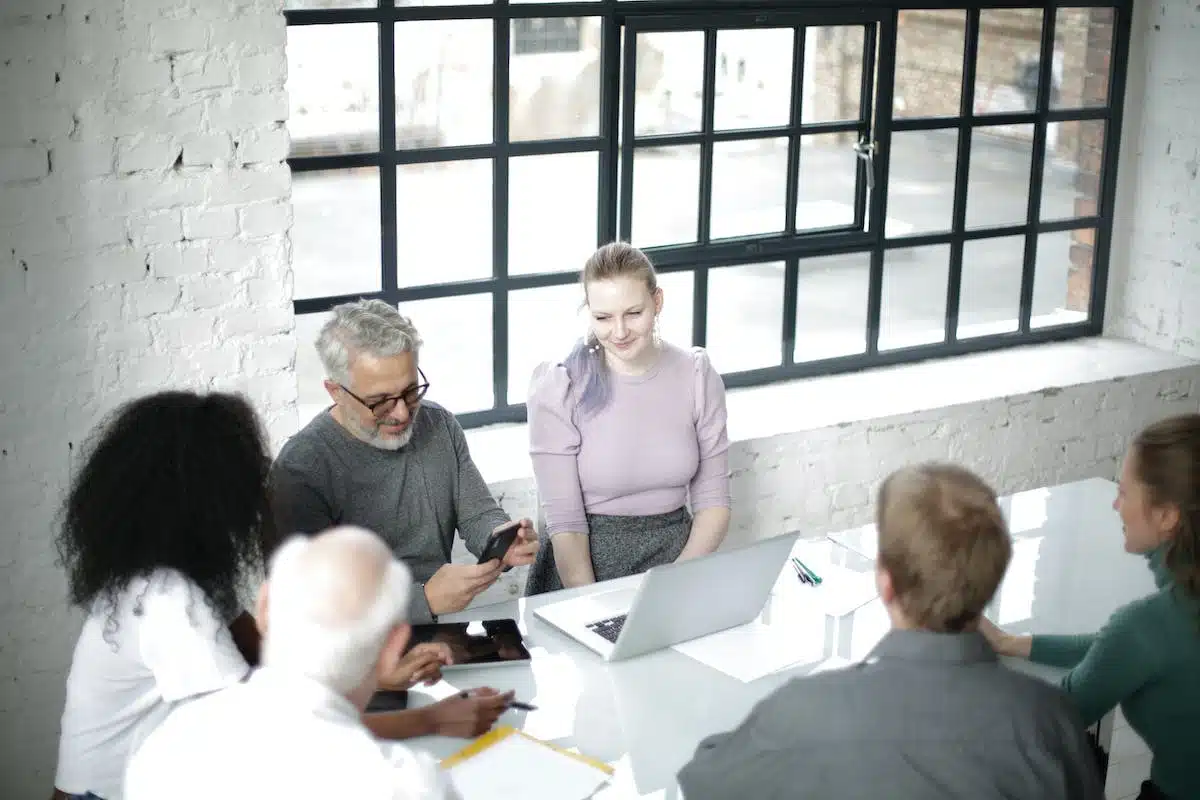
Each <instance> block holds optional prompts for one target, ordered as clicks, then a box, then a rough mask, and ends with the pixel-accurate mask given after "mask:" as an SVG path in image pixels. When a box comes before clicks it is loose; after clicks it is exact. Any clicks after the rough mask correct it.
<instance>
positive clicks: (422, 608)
mask: <svg viewBox="0 0 1200 800" xmlns="http://www.w3.org/2000/svg"><path fill="white" fill-rule="evenodd" d="M408 621H409V622H411V623H412V624H413V625H425V624H428V623H430V622H436V620H435V619H434V616H433V611H431V610H430V609H429V598H427V597H426V596H425V584H424V583H417V582H415V581H414V582H413V585H412V589H410V590H409V593H408Z"/></svg>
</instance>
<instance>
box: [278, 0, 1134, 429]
mask: <svg viewBox="0 0 1200 800" xmlns="http://www.w3.org/2000/svg"><path fill="white" fill-rule="evenodd" d="M1060 8H1080V9H1085V8H1092V9H1094V8H1111V9H1112V10H1113V19H1112V40H1111V50H1110V57H1109V62H1110V68H1109V76H1108V86H1107V103H1106V105H1104V106H1103V107H1097V108H1067V109H1059V108H1053V107H1051V102H1050V100H1051V97H1050V93H1051V90H1052V80H1051V76H1052V55H1053V52H1054V43H1055V22H1056V17H1057V11H1058V10H1059V9H1060ZM941 9H955V10H964V11H965V12H966V31H965V38H964V48H963V71H962V91H961V97H960V100H961V107H960V109H959V113H958V114H957V115H955V116H949V117H916V118H913V117H902V118H899V119H893V118H892V103H893V96H892V95H893V87H894V80H895V68H896V64H895V60H896V44H897V23H898V19H899V15H900V13H901V12H902V11H909V10H912V11H921V10H941ZM987 9H1040V10H1042V12H1043V21H1042V28H1041V37H1042V38H1041V50H1040V53H1041V58H1040V60H1039V65H1038V66H1039V80H1038V91H1037V104H1036V107H1035V108H1034V109H1033V110H1031V111H1025V112H1019V113H1002V114H995V113H988V114H980V115H976V114H975V113H974V111H973V95H974V90H975V64H976V56H977V51H978V45H979V30H980V15H981V12H982V11H984V10H987ZM284 13H285V17H286V20H287V24H288V25H289V26H293V25H328V24H339V23H374V24H376V25H377V26H378V43H379V123H380V126H379V148H378V149H377V150H376V151H371V152H350V153H344V154H339V155H320V156H303V157H290V158H289V159H288V163H289V165H290V167H291V168H292V170H293V171H295V172H307V171H328V170H338V169H350V168H357V167H373V168H376V169H378V172H379V179H380V180H379V183H380V193H381V197H380V200H381V234H382V235H381V242H380V247H381V256H382V258H381V269H382V276H381V283H380V286H381V288H380V290H379V291H375V292H364V293H355V294H347V295H337V296H324V297H312V298H303V299H297V300H295V301H294V309H295V312H296V314H297V315H301V314H313V313H320V312H324V311H327V310H329V309H330V308H332V307H333V306H334V305H337V304H338V303H342V302H346V301H350V300H356V299H359V298H378V299H382V300H384V301H386V302H389V303H392V304H398V305H403V304H404V303H406V302H412V301H417V300H426V299H434V298H445V297H455V296H463V295H470V294H491V296H492V353H493V360H492V361H493V363H492V369H493V375H492V391H493V406H492V408H490V409H486V410H482V411H472V412H467V413H459V414H458V415H457V416H458V418H459V420H460V422H461V424H462V425H463V426H464V427H466V428H471V427H476V426H480V425H486V424H493V423H499V422H523V421H525V419H526V410H525V406H524V404H523V403H515V404H510V403H508V402H507V398H508V390H509V386H508V366H509V352H508V345H509V342H508V339H509V336H508V327H509V313H508V302H507V298H508V294H509V293H510V292H513V291H519V290H522V289H533V288H541V287H548V286H559V285H564V284H571V283H574V282H575V281H576V280H577V274H576V273H574V272H568V273H549V274H529V275H509V274H508V213H509V209H508V195H509V192H508V171H509V158H510V157H513V156H522V155H548V154H556V153H579V152H597V153H598V154H599V158H598V161H599V175H598V206H597V208H598V212H599V213H598V219H597V244H601V243H603V242H607V241H612V240H613V239H616V238H618V236H619V235H624V236H627V235H628V233H629V231H630V214H631V213H632V211H631V208H630V203H629V200H630V198H631V192H632V188H631V187H632V183H631V182H630V179H629V175H630V171H629V169H628V166H629V163H631V162H626V163H625V164H623V165H622V170H621V173H619V171H618V164H619V162H621V161H622V160H623V159H631V158H632V151H633V147H634V140H633V139H631V138H630V136H629V134H630V133H632V131H633V119H632V118H633V115H632V113H628V114H625V115H624V116H625V119H624V120H622V118H621V117H622V113H621V105H622V103H623V102H624V103H625V104H626V106H627V107H629V103H630V101H631V99H632V96H633V91H632V86H633V84H632V82H631V81H630V80H628V75H629V73H628V70H629V67H630V65H632V64H633V63H634V56H633V50H634V48H633V47H626V48H625V49H624V52H622V33H623V31H625V32H628V31H637V30H660V29H672V28H674V29H688V30H694V29H697V28H701V29H705V30H706V31H707V30H709V29H711V30H713V31H715V30H717V29H722V28H729V27H739V28H744V27H756V26H757V27H780V26H784V27H792V26H795V25H808V26H819V25H822V24H838V25H844V24H847V20H848V19H851V20H852V19H854V18H855V15H856V14H858V15H859V16H861V18H862V20H863V21H864V22H863V24H867V25H877V27H875V28H871V29H870V30H874V31H877V35H872V36H868V38H867V40H866V44H867V46H868V47H869V48H870V50H871V51H872V52H871V56H872V57H873V58H874V59H875V61H876V63H875V70H874V81H875V86H874V87H873V88H874V89H875V91H874V92H872V94H871V97H868V96H867V91H866V90H865V88H864V92H863V101H864V103H866V102H874V104H875V111H876V114H875V117H874V119H873V120H872V121H871V123H872V127H871V139H872V141H874V142H875V143H876V145H877V147H878V155H877V157H876V158H875V160H874V162H873V167H874V170H875V190H874V191H873V192H872V193H871V194H870V196H869V213H868V214H867V216H868V217H869V219H870V220H871V221H872V222H871V226H870V228H871V229H870V230H867V229H866V227H865V226H864V225H863V219H862V217H863V214H861V213H856V217H857V218H858V219H856V225H855V226H850V227H847V228H845V229H834V230H828V231H822V232H807V231H806V232H804V233H803V235H798V234H796V232H795V230H794V213H793V212H794V208H795V204H796V191H795V181H796V177H795V176H796V173H797V169H796V159H797V158H798V147H797V146H790V147H789V154H788V166H789V175H788V178H787V181H788V196H787V221H786V228H787V229H786V230H785V231H784V232H783V233H782V234H779V235H772V236H754V237H745V238H742V239H730V240H717V241H715V242H704V241H703V231H704V228H705V227H706V225H707V222H708V214H707V213H706V210H707V209H706V194H705V191H708V192H709V193H711V180H712V175H711V171H712V170H711V159H710V160H709V161H708V162H707V164H708V167H707V168H705V167H704V166H703V165H704V164H705V163H706V162H705V160H704V159H702V160H701V164H702V167H701V170H702V174H701V187H702V190H701V196H700V200H699V202H700V209H699V210H700V215H699V216H700V220H701V222H700V226H701V229H702V237H701V238H700V239H699V240H698V242H697V243H694V244H689V245H685V246H668V247H655V248H647V253H648V254H649V255H650V256H651V258H652V259H653V260H654V262H655V265H656V266H657V268H658V269H659V270H660V272H664V273H669V272H676V271H686V272H692V273H693V274H694V276H695V277H694V283H693V286H694V297H693V342H692V343H693V344H697V345H704V344H705V343H706V333H707V302H708V293H707V276H708V273H709V271H710V270H712V269H719V268H723V267H731V266H737V265H741V264H752V263H757V262H765V261H782V262H783V263H784V265H785V271H784V302H783V320H782V330H781V336H780V356H781V357H780V361H779V364H778V365H777V366H772V367H767V368H763V369H754V370H748V371H744V372H734V373H726V374H725V376H724V379H725V385H726V386H727V387H728V388H737V387H746V386H755V385H762V384H767V383H773V382H777V381H785V380H793V379H797V378H806V377H815V376H820V375H831V374H838V373H844V372H852V371H857V370H861V369H866V368H872V367H880V366H889V365H894V364H900V363H907V362H915V361H920V360H924V359H927V358H936V357H946V356H955V355H964V354H968V353H976V352H983V351H988V350H997V349H1003V348H1009V347H1015V346H1021V345H1027V344H1036V343H1041V342H1050V341H1061V340H1067V339H1074V338H1080V337H1086V336H1095V335H1099V334H1100V333H1101V332H1102V329H1103V320H1104V310H1105V301H1106V288H1107V279H1108V270H1109V259H1110V252H1111V240H1112V232H1113V222H1114V215H1113V207H1114V202H1115V197H1116V184H1117V163H1118V157H1119V150H1120V148H1119V143H1120V141H1121V127H1122V117H1123V110H1124V99H1125V83H1126V78H1127V61H1128V53H1129V43H1130V30H1131V18H1132V0H1108V2H1104V1H1103V0H1094V1H1093V2H1068V3H1064V2H1045V3H1030V2H1006V1H1005V0H993V2H988V3H962V2H960V3H953V2H944V1H943V0H931V2H924V3H922V2H908V0H858V2H856V3H854V4H853V5H838V6H831V5H830V4H829V0H825V3H824V4H822V3H821V2H809V1H806V0H776V1H775V2H769V1H762V0H760V2H757V3H745V2H738V0H696V1H694V2H693V1H692V0H599V2H566V3H510V2H508V1H507V0H499V1H498V2H496V3H494V4H489V5H464V6H453V5H445V6H400V5H396V4H395V0H380V3H379V5H378V6H376V7H371V8H346V9H338V8H333V9H310V10H286V11H285V12H284ZM529 17H537V18H551V19H553V18H564V17H576V18H584V17H598V18H599V19H600V21H601V63H600V73H601V81H600V108H599V114H600V117H599V130H598V135H597V136H589V137H579V138H570V139H554V140H537V141H516V142H512V141H509V139H508V125H509V100H508V92H507V91H502V90H500V89H501V87H507V86H508V85H509V72H510V52H511V40H512V30H513V26H512V20H514V19H519V18H529ZM462 19H488V20H495V21H496V24H494V26H493V33H494V40H493V52H494V58H493V75H492V78H493V85H494V86H495V87H496V89H497V91H495V92H494V101H493V102H494V109H493V141H492V143H490V144H485V145H471V146H458V147H437V146H430V147H421V148H407V147H406V148H402V149H400V148H397V146H396V126H395V104H396V99H395V98H396V85H395V69H394V62H395V26H396V24H397V23H402V22H405V21H415V20H462ZM580 27H582V26H580ZM798 31H799V29H797V35H796V45H797V46H796V47H794V51H795V52H794V58H795V61H796V63H797V64H799V63H801V60H802V58H803V54H802V47H803V37H802V36H800V35H799V32H798ZM714 43H715V34H714V35H709V34H707V33H706V40H705V73H706V74H705V87H704V113H705V116H706V119H707V122H708V123H709V124H708V125H707V126H706V128H707V130H708V131H709V132H708V133H705V134H701V135H699V137H691V138H695V139H696V141H697V142H698V143H700V144H701V146H702V148H703V147H708V148H710V149H711V147H712V142H713V141H714V138H721V137H722V136H723V135H725V134H717V135H716V137H714V135H713V133H712V132H711V128H712V126H711V121H712V109H713V97H712V95H713V83H714V77H713V76H714V74H715V71H716V63H715V60H716V57H715V52H716V50H715V44H714ZM797 69H798V67H797V66H794V67H793V83H795V81H796V80H797V75H798V72H797ZM864 72H867V71H866V70H864ZM863 83H864V85H865V84H866V83H867V80H864V81H863ZM626 88H628V89H629V91H625V90H626ZM623 92H624V94H625V97H623V96H622V93H623ZM798 94H799V93H798V92H796V91H793V98H794V99H793V105H794V107H793V109H792V115H793V116H792V120H791V124H790V125H789V126H788V128H787V129H786V131H784V132H783V135H787V136H789V137H791V139H792V140H793V141H795V140H798V137H800V136H801V135H803V134H804V133H814V132H821V129H822V128H826V127H827V128H829V130H830V132H833V131H840V130H843V129H847V124H845V123H834V124H833V125H832V126H830V125H829V124H825V125H821V124H816V125H801V124H800V116H799V98H798V97H796V95H798ZM864 108H865V106H864ZM1086 120H1103V121H1104V149H1103V154H1102V163H1101V166H1100V176H1099V192H1098V213H1097V214H1096V215H1094V216H1090V217H1074V218H1071V219H1066V220H1050V221H1046V220H1042V219H1041V214H1040V204H1041V198H1042V184H1043V167H1044V163H1045V155H1046V139H1047V126H1048V125H1049V124H1051V123H1055V122H1073V121H1086ZM1018 124H1033V126H1034V137H1033V142H1032V163H1031V173H1030V183H1029V196H1028V209H1027V216H1026V220H1025V222H1024V223H1022V224H1018V225H1009V226H1004V227H991V228H982V229H976V228H967V227H966V224H965V215H966V209H965V207H966V197H967V181H968V177H969V168H970V158H969V155H970V147H971V136H972V132H973V131H974V129H976V128H979V127H987V126H993V125H1018ZM622 125H623V126H624V130H621V129H620V128H621V126H622ZM955 128H956V129H957V131H958V158H957V163H956V173H955V185H954V202H953V216H952V224H951V228H950V230H949V231H947V232H942V233H932V234H916V235H907V236H899V237H893V238H887V237H886V235H885V232H884V225H883V224H882V220H885V219H886V214H887V203H888V177H889V159H890V149H891V148H890V143H891V136H892V134H893V133H898V132H907V131H929V130H937V129H955ZM732 137H733V138H736V137H737V134H736V133H735V134H733V135H732ZM683 138H688V137H683ZM744 138H750V137H748V136H747V137H744ZM676 139H678V140H680V141H682V139H680V137H677V136H676V137H673V136H669V135H668V136H666V137H664V141H665V140H672V141H673V140H676ZM689 140H690V139H689ZM469 158H488V159H493V164H494V171H493V211H492V213H493V220H494V222H493V232H492V237H493V240H492V244H493V274H492V277H490V278H486V279H478V280H470V281H463V282H456V283H445V284H428V285H420V286H406V287H400V286H398V274H397V250H398V243H397V229H396V208H397V199H396V181H397V178H396V168H397V167H399V166H400V165H404V164H416V163H429V162H436V161H450V160H462V159H469ZM864 169H865V167H864V166H863V165H862V164H860V170H859V171H860V184H861V183H862V180H861V179H862V178H863V176H864V172H863V170H864ZM622 173H623V174H622ZM705 173H707V175H706V174H705ZM706 187H707V188H706ZM708 197H710V194H709V196H708ZM622 201H624V202H622ZM1085 229H1090V230H1094V235H1095V239H1094V243H1093V253H1092V269H1091V285H1090V294H1089V298H1088V302H1089V307H1088V316H1087V319H1086V321H1084V322H1079V323H1071V324H1066V325H1059V326H1055V327H1047V328H1032V327H1031V309H1032V304H1033V286H1034V271H1035V267H1036V249H1037V242H1038V238H1039V236H1040V235H1042V234H1046V233H1055V232H1066V231H1072V230H1085ZM1002 236H1023V237H1024V238H1025V250H1024V262H1023V265H1022V275H1021V292H1020V305H1019V321H1018V329H1017V330H1016V331H1014V332H1011V333H998V334H989V335H984V336H977V337H972V338H965V339H961V338H958V336H957V323H958V316H959V299H960V298H959V294H960V288H961V280H962V256H963V247H964V245H965V243H966V242H968V241H972V240H977V239H984V238H993V237H1002ZM924 245H949V247H950V264H949V277H948V281H947V299H946V311H945V337H944V339H943V341H941V342H938V343H935V344H928V345H920V346H913V347H905V348H900V349H889V350H880V348H879V335H880V320H881V311H882V309H881V304H882V289H883V274H884V258H885V254H886V252H887V251H889V250H893V249H897V248H911V247H917V246H924ZM856 252H857V253H868V252H869V253H870V279H869V285H868V299H867V331H866V335H867V342H866V348H865V350H864V352H862V353H859V354H856V355H851V356H844V357H837V358H829V359H824V360H818V361H802V362H796V361H795V360H794V357H793V356H794V344H795V341H794V340H795V330H796V306H797V302H796V291H797V285H798V275H799V265H800V262H801V261H802V260H803V259H804V258H806V257H814V256H823V255H838V254H845V253H856ZM681 344H683V343H681ZM452 410H453V409H452Z"/></svg>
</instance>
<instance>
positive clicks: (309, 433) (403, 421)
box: [271, 300, 538, 623]
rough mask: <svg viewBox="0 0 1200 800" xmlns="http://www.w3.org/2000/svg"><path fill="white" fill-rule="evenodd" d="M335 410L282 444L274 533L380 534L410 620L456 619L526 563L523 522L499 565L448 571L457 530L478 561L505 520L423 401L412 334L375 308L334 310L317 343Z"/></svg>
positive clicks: (530, 542)
mask: <svg viewBox="0 0 1200 800" xmlns="http://www.w3.org/2000/svg"><path fill="white" fill-rule="evenodd" d="M316 348H317V354H318V355H319V356H320V358H321V363H322V365H323V366H324V368H325V374H326V379H325V390H326V391H327V392H328V393H329V396H330V398H331V399H332V400H333V405H332V406H331V407H330V408H328V409H326V410H325V411H323V412H322V413H320V414H318V415H317V416H316V417H315V418H314V419H313V420H312V421H311V422H310V423H309V424H308V425H306V426H305V427H304V428H303V429H302V430H300V431H299V432H298V433H297V434H296V435H295V436H293V437H292V438H291V439H290V440H288V442H287V444H286V445H284V447H283V449H282V450H281V451H280V453H279V456H278V458H277V459H276V460H275V464H274V465H273V467H272V469H271V494H272V506H273V513H274V516H275V523H276V529H277V530H278V531H279V532H280V533H281V534H284V535H286V534H290V533H309V534H312V533H316V532H318V531H321V530H325V529H326V528H329V527H331V526H333V525H361V526H362V527H364V528H367V529H369V530H373V531H377V532H378V533H379V534H380V535H381V536H382V537H383V538H384V539H385V540H386V541H387V543H388V544H389V545H390V546H391V548H392V550H393V552H395V554H396V555H397V556H398V557H399V558H401V559H403V560H404V562H405V563H406V564H407V565H408V566H409V568H410V569H411V570H412V572H413V576H414V578H415V580H416V582H415V584H414V586H413V590H412V601H411V603H410V618H411V619H412V621H413V622H414V623H422V622H430V621H433V620H435V619H436V618H437V615H438V614H448V613H451V612H454V611H461V610H462V609H464V608H466V607H467V605H468V604H469V603H470V602H471V600H473V599H474V598H475V597H476V596H477V595H478V594H479V593H480V592H482V591H483V590H485V589H487V588H488V587H489V586H491V585H492V584H493V583H494V582H495V581H496V579H497V578H498V577H499V576H500V573H501V572H502V571H503V570H504V569H505V568H508V567H515V566H521V565H525V564H531V563H533V560H534V557H535V556H536V554H537V549H538V539H537V534H536V533H535V531H534V530H533V525H532V523H531V522H530V521H529V520H527V519H526V520H521V527H520V533H519V538H518V539H517V540H516V541H515V542H514V543H513V545H512V546H511V547H510V548H509V550H508V552H507V553H506V554H505V556H504V558H503V559H501V560H495V559H494V560H491V561H488V562H487V563H485V564H478V565H477V564H452V563H450V554H451V550H452V548H453V546H454V536H455V532H456V531H457V532H458V534H459V535H461V536H462V538H463V541H464V542H465V543H466V545H467V549H468V550H470V551H471V552H472V553H474V554H475V555H476V556H479V555H482V553H483V551H484V547H485V546H486V544H487V541H488V537H489V536H491V534H492V532H493V531H494V530H496V529H498V528H500V527H502V526H504V525H507V524H508V523H509V522H510V519H509V516H508V514H506V513H505V512H504V510H503V509H502V508H500V505H499V503H497V502H496V500H495V498H493V497H492V495H491V493H490V492H489V491H488V488H487V484H485V483H484V481H483V477H482V476H481V475H480V474H479V469H478V468H477V467H476V466H475V463H474V462H473V461H472V460H471V454H470V451H469V450H468V448H467V441H466V437H465V436H463V431H462V427H461V426H460V425H459V424H458V421H457V420H456V419H455V418H454V415H453V414H451V413H450V412H448V411H447V410H446V409H444V408H442V407H441V406H439V405H438V404H436V403H431V402H428V401H425V400H424V397H425V392H426V391H427V390H428V389H429V382H428V381H427V380H426V379H425V375H424V373H423V372H422V371H421V369H420V366H419V365H418V360H419V356H420V350H421V337H420V335H419V334H418V333H417V329H416V327H415V326H414V325H413V323H412V320H410V319H409V318H408V317H405V316H404V315H402V314H401V313H400V312H399V311H397V310H396V308H395V307H394V306H391V305H388V304H387V303H385V302H383V301H381V300H360V301H357V302H353V303H343V304H342V305H339V306H335V307H334V308H333V310H332V317H331V318H330V320H329V321H328V322H327V323H326V324H325V325H324V326H323V327H322V329H321V332H320V334H319V335H318V336H317V342H316Z"/></svg>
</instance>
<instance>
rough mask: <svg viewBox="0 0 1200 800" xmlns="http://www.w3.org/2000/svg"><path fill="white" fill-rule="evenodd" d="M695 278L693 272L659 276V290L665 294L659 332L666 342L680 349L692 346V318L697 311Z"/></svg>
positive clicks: (666, 273)
mask: <svg viewBox="0 0 1200 800" xmlns="http://www.w3.org/2000/svg"><path fill="white" fill-rule="evenodd" d="M694 277H695V276H693V275H692V273H691V272H665V273H663V272H660V273H659V274H658V288H660V289H662V293H663V310H662V313H661V314H659V317H658V332H659V334H660V335H661V336H662V338H663V339H664V340H665V341H668V342H670V343H671V344H674V345H678V346H679V347H691V346H692V316H693V314H694V312H695V310H696V303H695V293H694V287H695V279H694Z"/></svg>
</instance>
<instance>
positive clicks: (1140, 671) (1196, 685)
mask: <svg viewBox="0 0 1200 800" xmlns="http://www.w3.org/2000/svg"><path fill="white" fill-rule="evenodd" d="M1147 560H1148V562H1149V565H1150V569H1151V571H1153V573H1154V582H1155V585H1157V586H1158V591H1157V592H1156V593H1154V594H1152V595H1149V596H1147V597H1143V598H1141V599H1140V600H1136V601H1134V602H1132V603H1130V604H1129V605H1127V606H1124V607H1123V608H1120V609H1118V610H1117V612H1116V613H1114V614H1113V615H1112V617H1111V618H1110V619H1109V621H1108V623H1107V624H1106V625H1105V626H1104V628H1103V629H1102V630H1101V631H1100V632H1099V633H1095V634H1087V635H1083V636H1034V637H1033V642H1032V647H1031V649H1030V653H1029V658H1030V660H1031V661H1036V662H1037V663H1039V664H1048V665H1050V666H1055V667H1061V668H1064V669H1069V670H1070V672H1068V673H1067V675H1066V676H1065V677H1064V678H1063V681H1062V686H1063V689H1065V690H1066V692H1067V694H1068V695H1069V696H1070V697H1071V699H1072V700H1073V701H1074V702H1075V705H1076V707H1077V708H1078V709H1079V712H1080V714H1081V715H1082V716H1083V721H1084V723H1085V724H1087V725H1091V724H1092V723H1094V722H1096V721H1097V720H1099V719H1100V718H1101V717H1102V716H1104V715H1105V714H1106V713H1108V712H1109V711H1110V710H1111V709H1112V708H1113V707H1114V706H1117V705H1120V706H1121V711H1122V712H1123V713H1124V714H1125V718H1126V719H1127V720H1129V725H1130V727H1132V728H1133V729H1134V730H1135V731H1137V733H1138V735H1139V736H1141V737H1142V739H1144V740H1145V742H1146V744H1147V745H1149V747H1150V751H1151V752H1152V753H1153V755H1154V761H1153V765H1152V767H1151V770H1150V778H1151V780H1153V781H1154V783H1155V784H1156V785H1157V786H1158V788H1159V789H1160V790H1161V791H1163V792H1165V793H1166V795H1167V797H1169V798H1170V799H1171V800H1200V602H1197V600H1196V599H1195V598H1189V597H1186V596H1184V595H1183V594H1182V592H1180V591H1178V590H1176V587H1175V585H1174V582H1173V580H1172V578H1171V574H1170V572H1169V571H1167V569H1166V568H1165V566H1164V565H1163V563H1162V552H1161V548H1160V550H1156V551H1155V552H1153V553H1151V554H1149V556H1147Z"/></svg>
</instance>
